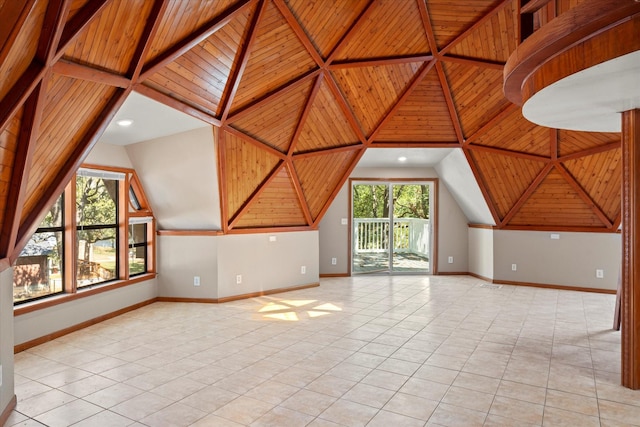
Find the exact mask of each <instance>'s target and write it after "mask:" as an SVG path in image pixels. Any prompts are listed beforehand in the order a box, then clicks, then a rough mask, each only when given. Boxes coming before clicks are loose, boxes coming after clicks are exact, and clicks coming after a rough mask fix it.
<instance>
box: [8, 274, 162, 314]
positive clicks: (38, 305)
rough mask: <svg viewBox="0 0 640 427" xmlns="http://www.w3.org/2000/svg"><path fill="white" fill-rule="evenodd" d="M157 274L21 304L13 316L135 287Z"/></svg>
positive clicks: (14, 309)
mask: <svg viewBox="0 0 640 427" xmlns="http://www.w3.org/2000/svg"><path fill="white" fill-rule="evenodd" d="M156 275H157V274H156V273H146V274H141V275H139V276H135V277H133V278H131V279H129V280H116V281H113V282H109V283H104V284H98V285H94V286H91V287H86V288H81V289H78V290H77V291H76V293H73V294H60V295H56V296H52V297H50V298H43V299H40V300H37V301H32V302H27V303H24V304H20V305H18V306H15V307H14V308H13V315H14V316H20V315H22V314H27V313H31V312H34V311H37V310H42V309H45V308H49V307H53V306H56V305H58V304H64V303H67V302H70V301H75V300H77V299H80V298H85V297H89V296H92V295H96V294H100V293H103V292H109V291H112V290H114V289H119V288H123V287H125V286H129V285H133V284H136V283H141V282H146V281H147V280H151V279H154V278H155V277H156Z"/></svg>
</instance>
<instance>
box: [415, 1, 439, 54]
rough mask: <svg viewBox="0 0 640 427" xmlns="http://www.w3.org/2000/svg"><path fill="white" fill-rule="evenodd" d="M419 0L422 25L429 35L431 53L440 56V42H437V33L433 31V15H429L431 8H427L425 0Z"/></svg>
mask: <svg viewBox="0 0 640 427" xmlns="http://www.w3.org/2000/svg"><path fill="white" fill-rule="evenodd" d="M417 1H418V10H419V11H420V18H421V19H422V27H423V28H424V32H425V34H426V35H427V42H428V43H429V46H430V47H431V53H432V54H433V55H434V56H435V57H436V58H439V57H440V53H439V52H438V44H437V43H436V35H435V33H434V32H433V27H432V25H431V16H430V15H429V9H427V3H426V2H425V1H424V0H417Z"/></svg>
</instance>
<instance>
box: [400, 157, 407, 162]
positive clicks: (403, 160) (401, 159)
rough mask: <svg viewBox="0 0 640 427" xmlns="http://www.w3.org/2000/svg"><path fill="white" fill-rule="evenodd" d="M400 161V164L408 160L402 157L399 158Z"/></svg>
mask: <svg viewBox="0 0 640 427" xmlns="http://www.w3.org/2000/svg"><path fill="white" fill-rule="evenodd" d="M398 161H399V162H406V161H407V158H406V157H405V156H400V157H398Z"/></svg>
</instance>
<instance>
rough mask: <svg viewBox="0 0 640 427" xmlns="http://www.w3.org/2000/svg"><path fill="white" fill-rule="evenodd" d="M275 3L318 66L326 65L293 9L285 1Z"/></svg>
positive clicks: (274, 1) (277, 0)
mask: <svg viewBox="0 0 640 427" xmlns="http://www.w3.org/2000/svg"><path fill="white" fill-rule="evenodd" d="M273 4H275V6H276V7H277V8H278V10H279V11H280V13H281V14H282V16H283V17H284V19H285V21H287V24H289V27H291V29H292V30H293V33H294V34H295V35H296V36H297V37H298V40H300V43H302V45H303V46H304V48H305V49H306V50H307V52H308V53H309V55H310V56H311V57H312V58H313V60H314V61H315V62H316V64H317V65H318V67H320V68H322V67H324V65H325V63H324V59H323V58H322V56H321V55H320V53H319V52H318V51H317V50H316V47H315V46H314V45H313V43H311V40H310V39H309V37H308V36H307V33H305V32H304V29H303V28H302V27H301V26H300V23H299V22H298V20H297V19H296V17H295V16H293V13H291V10H290V9H289V8H288V7H287V5H286V4H285V3H284V1H283V0H273Z"/></svg>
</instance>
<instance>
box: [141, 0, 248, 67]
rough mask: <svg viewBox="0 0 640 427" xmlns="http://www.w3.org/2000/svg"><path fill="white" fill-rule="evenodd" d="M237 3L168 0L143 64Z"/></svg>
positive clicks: (232, 0) (224, 0)
mask: <svg viewBox="0 0 640 427" xmlns="http://www.w3.org/2000/svg"><path fill="white" fill-rule="evenodd" d="M237 2H238V0H216V1H209V0H188V1H184V0H170V1H169V4H168V6H167V10H166V11H165V13H164V15H163V16H162V19H161V21H160V24H159V26H158V31H157V33H156V36H155V37H154V39H153V41H152V43H151V46H150V49H149V54H148V55H147V59H146V61H145V62H149V61H152V60H153V59H155V58H156V57H157V56H158V55H160V54H161V53H163V52H165V51H166V50H167V49H169V48H170V47H171V46H173V45H174V44H176V43H177V42H179V41H180V40H182V39H184V38H185V37H187V36H188V35H189V34H191V33H193V32H194V31H196V30H197V29H198V28H200V27H201V26H202V25H204V24H205V23H207V22H208V21H211V20H213V19H214V18H215V17H217V16H219V15H220V14H221V13H222V12H224V11H225V10H226V9H227V8H228V7H230V6H231V5H233V4H235V3H237ZM147 3H151V2H147Z"/></svg>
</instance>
